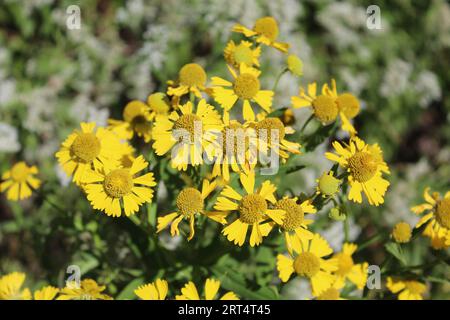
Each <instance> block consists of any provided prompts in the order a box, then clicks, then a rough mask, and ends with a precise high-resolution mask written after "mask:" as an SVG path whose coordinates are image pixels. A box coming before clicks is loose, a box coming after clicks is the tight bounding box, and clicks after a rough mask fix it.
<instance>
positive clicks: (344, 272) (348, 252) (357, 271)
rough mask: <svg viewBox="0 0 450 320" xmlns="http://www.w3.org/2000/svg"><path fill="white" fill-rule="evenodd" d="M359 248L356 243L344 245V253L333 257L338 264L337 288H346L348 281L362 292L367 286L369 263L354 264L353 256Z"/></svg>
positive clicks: (336, 273) (336, 272)
mask: <svg viewBox="0 0 450 320" xmlns="http://www.w3.org/2000/svg"><path fill="white" fill-rule="evenodd" d="M357 248H358V247H357V245H356V244H354V243H344V245H343V247H342V252H339V253H336V254H335V255H334V256H333V258H335V259H336V260H337V262H338V263H337V266H338V269H337V270H336V271H335V275H336V283H335V286H336V287H338V288H342V287H344V285H345V280H346V279H348V280H349V281H350V282H351V283H353V284H354V285H355V286H356V287H357V288H358V289H360V290H361V289H363V288H364V286H365V285H366V282H367V268H368V267H369V264H368V263H367V262H364V263H358V264H356V263H354V261H353V254H354V253H355V251H356V249H357Z"/></svg>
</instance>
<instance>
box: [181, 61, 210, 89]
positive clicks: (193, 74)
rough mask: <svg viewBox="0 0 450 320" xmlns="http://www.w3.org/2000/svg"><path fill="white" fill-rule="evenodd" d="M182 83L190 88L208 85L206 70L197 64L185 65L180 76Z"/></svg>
mask: <svg viewBox="0 0 450 320" xmlns="http://www.w3.org/2000/svg"><path fill="white" fill-rule="evenodd" d="M178 78H179V80H180V83H181V84H183V85H186V86H189V87H192V86H203V85H205V83H206V72H205V70H204V69H203V68H202V67H201V66H200V65H198V64H196V63H188V64H186V65H184V66H183V67H182V68H181V69H180V72H179V74H178Z"/></svg>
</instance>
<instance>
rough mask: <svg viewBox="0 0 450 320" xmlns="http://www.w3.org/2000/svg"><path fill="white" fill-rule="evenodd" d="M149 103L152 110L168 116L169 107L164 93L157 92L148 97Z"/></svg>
mask: <svg viewBox="0 0 450 320" xmlns="http://www.w3.org/2000/svg"><path fill="white" fill-rule="evenodd" d="M147 103H148V105H149V106H150V109H151V110H152V111H154V112H156V113H157V114H166V113H168V112H169V105H168V103H167V101H166V96H165V94H164V93H161V92H156V93H153V94H151V95H149V96H148V98H147Z"/></svg>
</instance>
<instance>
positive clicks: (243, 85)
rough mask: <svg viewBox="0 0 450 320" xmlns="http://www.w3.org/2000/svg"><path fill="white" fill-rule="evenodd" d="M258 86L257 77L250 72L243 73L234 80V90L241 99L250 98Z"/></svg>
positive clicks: (255, 92) (256, 91) (257, 89)
mask: <svg viewBox="0 0 450 320" xmlns="http://www.w3.org/2000/svg"><path fill="white" fill-rule="evenodd" d="M259 88H260V84H259V80H258V78H256V77H255V76H254V75H252V74H250V73H243V74H241V75H239V76H238V77H237V78H236V80H235V81H234V92H235V93H236V94H237V95H238V96H239V97H240V98H242V99H252V98H253V97H254V96H255V95H256V94H257V93H258V91H259Z"/></svg>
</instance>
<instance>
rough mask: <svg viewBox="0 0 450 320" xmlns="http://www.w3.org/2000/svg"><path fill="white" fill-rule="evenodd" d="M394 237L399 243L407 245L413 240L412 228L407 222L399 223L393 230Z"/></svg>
mask: <svg viewBox="0 0 450 320" xmlns="http://www.w3.org/2000/svg"><path fill="white" fill-rule="evenodd" d="M392 237H394V240H395V241H396V242H398V243H406V242H408V241H409V240H410V239H411V227H410V225H409V224H408V223H406V222H399V223H397V224H396V225H395V227H394V229H393V230H392Z"/></svg>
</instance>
